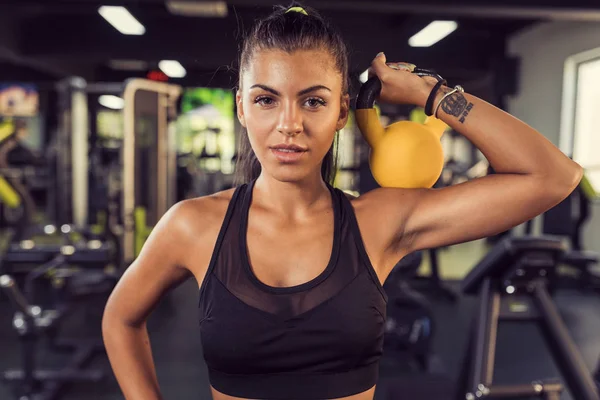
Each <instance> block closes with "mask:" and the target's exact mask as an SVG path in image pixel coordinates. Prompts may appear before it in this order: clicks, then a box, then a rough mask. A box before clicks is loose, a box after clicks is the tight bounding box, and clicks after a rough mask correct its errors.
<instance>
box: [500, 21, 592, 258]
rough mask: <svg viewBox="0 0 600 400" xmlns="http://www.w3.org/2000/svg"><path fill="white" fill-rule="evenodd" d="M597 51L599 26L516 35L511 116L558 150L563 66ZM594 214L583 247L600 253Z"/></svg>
mask: <svg viewBox="0 0 600 400" xmlns="http://www.w3.org/2000/svg"><path fill="white" fill-rule="evenodd" d="M598 47H600V22H549V23H544V24H541V25H537V26H535V27H533V28H531V29H528V30H526V31H522V32H519V33H517V34H516V35H514V36H513V37H512V38H511V39H510V40H509V43H508V53H509V54H510V55H514V56H518V57H519V58H520V59H521V65H520V76H519V94H518V95H517V96H514V97H512V98H509V99H508V101H507V103H506V104H507V110H508V112H510V113H511V114H513V115H514V116H515V117H517V118H519V119H521V120H523V121H524V122H526V123H527V124H529V125H531V126H532V127H533V128H535V129H537V130H538V131H539V132H541V133H542V134H544V135H545V136H546V137H547V138H548V139H549V140H551V141H552V142H553V143H554V144H555V145H557V146H559V141H560V118H561V96H562V83H563V69H564V62H565V60H566V59H567V57H569V56H571V55H574V54H577V53H580V52H583V51H587V50H591V49H594V48H598ZM591 214H592V216H591V218H590V219H589V220H588V223H587V225H586V227H585V230H584V235H583V237H584V240H583V245H584V248H586V249H588V250H593V251H598V252H600V204H595V205H593V206H592V209H591Z"/></svg>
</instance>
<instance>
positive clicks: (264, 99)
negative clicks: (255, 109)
mask: <svg viewBox="0 0 600 400" xmlns="http://www.w3.org/2000/svg"><path fill="white" fill-rule="evenodd" d="M254 103H255V104H259V105H261V106H270V105H272V104H273V103H274V100H273V99H272V98H270V97H268V96H259V97H257V98H256V99H254Z"/></svg>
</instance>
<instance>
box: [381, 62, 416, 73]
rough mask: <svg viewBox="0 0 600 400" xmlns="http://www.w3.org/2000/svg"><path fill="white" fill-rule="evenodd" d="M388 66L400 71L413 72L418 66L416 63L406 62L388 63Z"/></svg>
mask: <svg viewBox="0 0 600 400" xmlns="http://www.w3.org/2000/svg"><path fill="white" fill-rule="evenodd" d="M387 66H388V67H390V68H392V69H395V70H398V71H408V72H413V71H414V70H415V68H416V67H417V66H416V65H415V64H411V63H405V62H393V63H387Z"/></svg>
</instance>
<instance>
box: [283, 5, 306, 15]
mask: <svg viewBox="0 0 600 400" xmlns="http://www.w3.org/2000/svg"><path fill="white" fill-rule="evenodd" d="M290 11H294V12H298V13H301V14H304V15H307V16H308V13H307V12H306V11H304V8H302V7H291V8H290V9H289V10H287V11H286V12H285V14H287V13H289V12H290Z"/></svg>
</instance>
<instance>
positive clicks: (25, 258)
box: [0, 241, 110, 400]
mask: <svg viewBox="0 0 600 400" xmlns="http://www.w3.org/2000/svg"><path fill="white" fill-rule="evenodd" d="M14 246H15V245H13V247H14ZM21 247H22V248H21V249H20V251H18V252H17V251H15V249H14V248H13V249H12V250H13V251H11V250H10V249H9V251H8V252H7V253H6V255H5V257H4V258H2V259H0V262H10V263H13V264H15V263H16V264H19V263H22V264H27V265H29V264H31V263H36V264H38V265H37V266H36V267H35V268H33V269H30V270H29V272H27V273H26V275H25V278H24V280H23V287H24V289H23V290H21V289H19V286H18V284H17V280H16V278H15V275H8V274H4V275H2V276H0V288H1V289H2V290H3V291H4V292H5V293H6V295H7V296H8V298H9V299H10V300H11V303H12V305H13V307H14V310H15V313H14V317H13V328H14V329H15V330H16V332H17V333H18V335H19V342H20V344H21V358H22V362H21V364H22V365H21V368H20V369H15V370H9V371H5V372H4V373H3V375H2V379H3V380H4V381H7V382H9V383H11V384H12V386H13V390H14V394H15V398H16V399H17V400H55V399H58V396H59V395H60V391H61V389H63V387H64V386H65V385H67V384H69V383H74V382H99V381H101V380H102V379H103V378H104V373H103V372H102V371H100V370H90V369H86V368H85V366H86V364H88V363H89V362H90V361H91V360H92V359H93V357H94V356H95V355H96V354H98V353H100V352H102V351H103V348H104V346H103V345H102V343H101V342H100V341H98V340H81V339H78V340H64V339H59V338H58V337H57V336H58V328H59V326H60V322H61V321H62V320H63V319H64V318H65V317H66V316H67V315H68V314H69V311H70V309H71V307H72V305H74V304H76V303H77V302H78V301H79V300H80V298H81V297H82V296H85V295H87V294H89V293H90V292H91V291H93V290H90V288H92V287H93V286H94V285H98V284H102V283H103V282H105V280H104V279H102V280H100V281H98V280H95V281H93V280H90V279H89V276H90V275H89V273H87V274H85V275H83V274H81V268H86V269H87V268H99V267H101V266H103V265H106V264H107V263H108V262H109V261H110V248H109V246H108V245H106V244H102V243H101V242H99V241H90V242H88V243H86V244H85V245H83V244H81V243H79V244H64V245H61V246H53V247H52V246H46V247H44V248H41V249H40V248H39V247H31V248H29V246H27V245H26V244H24V243H23V244H22V245H21ZM81 277H84V278H85V279H81ZM43 278H45V279H44V280H45V281H47V282H48V283H50V284H51V285H52V290H53V292H54V294H55V296H53V297H54V299H55V301H54V302H52V304H47V305H38V304H40V303H39V302H38V301H40V296H36V290H35V287H36V283H37V282H38V281H39V280H41V279H43ZM101 290H103V291H104V290H106V288H105V287H103V288H102V289H101ZM42 338H46V339H48V343H49V345H50V348H51V349H52V350H55V351H60V352H65V351H66V352H69V353H71V358H70V360H69V361H68V362H67V363H66V365H64V366H63V367H62V368H57V369H44V370H42V369H38V368H37V362H36V353H37V345H38V343H39V342H40V340H41V339H42Z"/></svg>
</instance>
